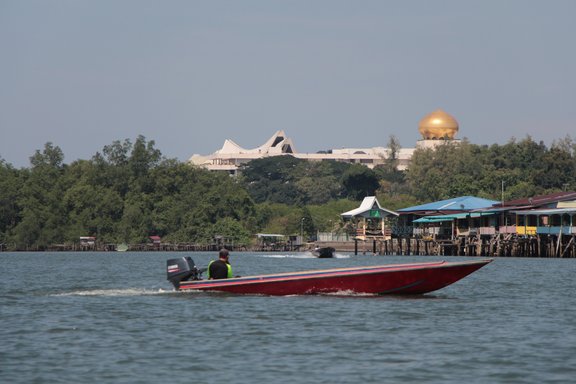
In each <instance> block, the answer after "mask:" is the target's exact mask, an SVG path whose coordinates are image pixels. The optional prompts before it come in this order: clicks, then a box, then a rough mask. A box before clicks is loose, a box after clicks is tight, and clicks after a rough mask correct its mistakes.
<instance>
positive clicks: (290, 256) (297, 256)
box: [260, 252, 316, 259]
mask: <svg viewBox="0 0 576 384" xmlns="http://www.w3.org/2000/svg"><path fill="white" fill-rule="evenodd" d="M260 257H266V258H270V259H315V258H316V257H314V255H312V253H310V252H305V253H294V254H285V255H281V254H278V255H260Z"/></svg>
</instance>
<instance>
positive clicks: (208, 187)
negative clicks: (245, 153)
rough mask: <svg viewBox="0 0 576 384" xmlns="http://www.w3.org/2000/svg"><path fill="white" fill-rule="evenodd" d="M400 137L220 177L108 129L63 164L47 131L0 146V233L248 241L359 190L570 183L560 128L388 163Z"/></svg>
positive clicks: (428, 192)
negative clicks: (376, 154)
mask: <svg viewBox="0 0 576 384" xmlns="http://www.w3.org/2000/svg"><path fill="white" fill-rule="evenodd" d="M399 149H400V145H399V142H398V141H397V139H396V138H394V137H391V138H390V141H389V143H388V151H389V152H388V153H389V156H388V157H387V159H386V161H385V163H384V164H383V165H381V166H378V167H376V168H375V169H369V168H367V167H365V166H363V165H359V164H349V163H343V162H336V161H322V162H309V161H306V160H300V159H296V158H294V157H292V156H277V157H269V158H263V159H258V160H253V161H251V162H249V163H247V164H245V165H243V166H242V169H241V173H240V174H241V176H239V177H230V176H228V175H227V174H224V173H218V172H210V171H207V170H205V169H202V168H199V167H195V166H192V165H190V164H188V163H184V162H180V161H178V160H176V159H169V158H166V157H164V156H163V155H162V153H161V151H160V150H159V149H157V148H156V147H155V142H154V141H153V140H150V141H148V140H146V138H145V137H143V136H139V137H137V138H136V140H135V141H134V142H132V141H131V140H129V139H125V140H124V141H114V142H113V143H112V144H110V145H107V146H105V147H104V148H103V149H102V150H101V151H100V152H97V153H96V154H95V155H94V156H93V157H92V158H91V159H89V160H77V161H74V162H72V163H70V164H66V163H64V154H63V152H62V150H61V149H60V148H59V147H58V146H55V145H53V144H52V143H46V144H45V146H44V148H43V149H42V150H37V151H36V152H35V153H34V154H33V155H32V156H31V157H30V166H29V167H27V168H21V169H16V168H14V167H13V166H12V165H11V164H9V163H7V162H6V161H5V160H3V159H1V158H0V244H3V245H2V247H3V249H14V250H22V249H46V248H48V247H50V246H51V245H54V244H70V243H74V242H78V239H79V238H80V236H95V237H96V238H97V239H98V241H99V242H102V243H114V244H117V243H123V242H124V243H131V244H137V243H144V242H146V241H147V239H148V237H149V236H151V235H157V236H161V237H162V239H163V242H171V243H197V244H209V243H211V242H212V241H213V238H214V236H216V235H218V236H223V237H225V238H227V239H229V240H231V241H234V242H235V243H236V244H248V243H249V242H250V241H251V239H252V238H253V234H255V233H259V232H264V233H280V234H285V235H290V234H299V233H300V232H303V233H304V234H305V235H312V234H314V233H315V232H316V231H318V230H320V231H335V230H340V229H341V228H342V226H341V222H340V220H339V214H340V213H342V212H344V211H347V210H349V209H352V208H355V207H357V206H358V204H359V202H360V201H361V200H362V198H363V197H365V196H372V195H376V196H377V197H378V199H379V201H380V202H381V204H383V205H384V206H385V207H387V208H389V209H399V208H403V207H408V206H411V205H414V204H419V203H424V202H430V201H435V200H441V199H445V198H451V197H456V196H462V195H474V196H479V197H485V198H489V199H494V200H500V199H501V198H502V197H504V198H505V199H507V200H508V199H514V198H521V197H529V196H533V195H537V194H543V193H548V192H556V191H561V190H567V189H570V190H572V189H573V188H574V187H575V186H576V143H574V141H573V140H572V139H571V138H570V137H566V138H564V139H562V140H559V141H555V142H554V143H552V144H551V145H550V147H547V146H546V145H544V144H543V143H542V142H540V143H536V142H534V141H533V140H532V139H531V138H530V137H527V138H525V139H523V140H519V141H517V140H515V139H512V140H510V141H509V142H508V143H507V144H505V145H497V144H494V145H491V146H487V145H475V144H471V143H469V142H467V141H466V140H464V141H463V142H461V143H460V144H458V145H453V144H448V143H446V144H443V145H440V146H438V147H437V148H435V149H417V150H416V151H415V152H414V155H413V157H412V162H411V165H410V167H409V169H407V170H406V171H400V170H398V169H397V156H396V155H397V153H398V151H399ZM503 187H504V188H503Z"/></svg>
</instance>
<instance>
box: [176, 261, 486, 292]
mask: <svg viewBox="0 0 576 384" xmlns="http://www.w3.org/2000/svg"><path fill="white" fill-rule="evenodd" d="M491 261H492V259H482V260H470V261H460V262H446V261H436V262H424V263H411V264H389V265H379V266H370V267H354V268H335V269H324V270H312V271H303V272H289V273H279V274H270V275H258V276H245V277H236V278H230V279H219V280H202V278H201V274H202V272H204V271H205V269H199V268H198V267H196V265H195V264H194V261H193V260H192V258H191V257H189V256H186V257H182V258H180V259H170V260H168V261H167V279H168V280H169V281H170V282H171V283H172V284H173V285H174V288H176V290H180V291H185V290H198V291H221V292H228V293H236V294H259V295H279V296H282V295H313V294H329V293H333V294H334V293H336V294H337V293H338V292H345V293H353V294H374V295H384V294H424V293H428V292H432V291H436V290H438V289H441V288H444V287H446V286H448V285H450V284H453V283H455V282H457V281H458V280H460V279H462V278H464V277H466V276H468V275H469V274H471V273H473V272H475V271H476V270H478V269H480V268H482V267H483V266H485V265H486V264H488V263H490V262H491Z"/></svg>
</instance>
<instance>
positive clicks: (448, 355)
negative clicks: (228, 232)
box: [0, 252, 576, 384]
mask: <svg viewBox="0 0 576 384" xmlns="http://www.w3.org/2000/svg"><path fill="white" fill-rule="evenodd" d="M184 255H191V256H192V257H193V258H194V260H195V261H196V264H198V265H199V266H205V265H206V264H207V263H208V262H209V261H210V260H211V258H213V257H214V256H215V255H214V254H213V253H192V254H184V253H133V252H124V253H0V271H1V280H0V311H1V312H0V325H1V327H0V382H2V383H60V382H61V383H75V382H84V383H97V382H98V383H163V382H167V383H168V382H169V383H251V384H252V383H264V382H271V383H422V382H426V383H571V382H574V380H575V379H574V378H575V377H576V282H575V280H576V260H573V259H572V260H565V259H518V258H502V259H496V260H495V261H494V262H493V263H491V264H489V265H488V266H486V267H484V268H482V269H481V270H479V271H477V272H475V273H474V274H472V275H470V276H468V277H467V278H465V279H464V280H461V281H459V282H457V283H456V284H454V285H452V286H449V287H446V288H444V289H442V290H440V291H437V292H435V293H432V294H427V295H422V296H404V297H402V296H366V295H349V296H346V295H326V296H288V297H267V296H241V295H230V294H222V293H199V292H174V291H173V289H172V287H171V285H170V284H169V283H168V282H167V281H166V276H165V267H166V260H167V259H169V258H173V257H181V256H184ZM438 259H440V258H439V257H406V256H402V257H391V256H354V255H348V254H338V255H337V257H336V258H335V259H316V258H313V257H312V256H311V255H310V254H306V253H293V254H290V253H275V254H266V253H262V254H256V253H232V255H231V262H232V264H233V266H234V273H235V274H239V275H243V276H246V275H252V274H263V273H275V272H287V271H296V270H307V269H320V268H321V269H324V268H332V267H348V266H361V265H376V264H389V263H399V262H414V261H433V260H438ZM444 259H450V260H461V259H463V258H455V257H447V258H446V257H445V258H444Z"/></svg>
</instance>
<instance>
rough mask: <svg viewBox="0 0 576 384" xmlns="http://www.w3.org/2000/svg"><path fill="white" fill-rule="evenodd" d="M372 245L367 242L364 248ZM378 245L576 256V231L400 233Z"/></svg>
mask: <svg viewBox="0 0 576 384" xmlns="http://www.w3.org/2000/svg"><path fill="white" fill-rule="evenodd" d="M369 247H371V245H364V249H367V248H369ZM336 249H338V248H336ZM377 249H378V254H380V255H438V256H484V257H544V258H576V235H574V234H572V235H564V236H562V235H560V236H556V235H531V236H514V235H511V234H508V235H493V236H489V237H487V236H482V237H476V236H469V237H468V236H467V237H458V238H455V239H451V240H450V239H448V240H447V239H438V240H436V239H431V238H410V237H400V238H393V239H390V240H385V241H377Z"/></svg>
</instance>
